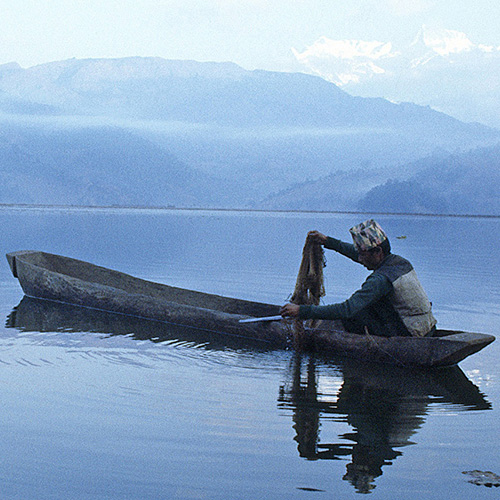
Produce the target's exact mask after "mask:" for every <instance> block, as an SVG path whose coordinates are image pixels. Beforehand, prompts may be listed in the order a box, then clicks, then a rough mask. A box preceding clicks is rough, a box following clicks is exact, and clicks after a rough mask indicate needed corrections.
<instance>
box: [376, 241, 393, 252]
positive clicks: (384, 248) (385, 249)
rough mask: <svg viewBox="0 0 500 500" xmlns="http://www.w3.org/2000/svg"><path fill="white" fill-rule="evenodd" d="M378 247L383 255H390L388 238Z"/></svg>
mask: <svg viewBox="0 0 500 500" xmlns="http://www.w3.org/2000/svg"><path fill="white" fill-rule="evenodd" d="M379 247H380V248H381V249H382V252H384V255H389V254H390V253H391V243H390V242H389V238H386V239H385V240H384V241H383V242H382V243H380V245H379Z"/></svg>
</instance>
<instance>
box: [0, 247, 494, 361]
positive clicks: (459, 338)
mask: <svg viewBox="0 0 500 500" xmlns="http://www.w3.org/2000/svg"><path fill="white" fill-rule="evenodd" d="M7 260H8V262H9V265H10V267H11V270H12V273H13V275H14V276H15V277H17V278H18V280H19V283H20V285H21V287H22V289H23V291H24V293H25V294H26V295H27V296H30V297H36V298H40V299H46V300H52V301H58V302H64V303H69V304H73V305H77V306H80V307H88V308H94V309H100V310H104V311H109V312H114V313H119V314H125V315H130V316H137V317H141V318H146V319H149V320H154V321H160V322H167V323H173V324H177V325H186V326H190V327H195V328H200V329H203V330H207V331H211V332H217V333H219V334H222V335H231V336H238V337H243V338H248V339H252V340H258V341H262V342H266V343H267V344H269V345H270V346H273V347H276V348H287V347H290V346H291V345H292V344H293V342H292V339H293V337H294V334H293V322H291V321H289V320H281V321H272V322H254V323H252V322H250V323H240V320H241V319H248V318H252V317H261V316H273V315H276V314H278V312H279V306H277V305H274V304H263V303H258V302H251V301H245V300H240V299H233V298H228V297H223V296H219V295H213V294H206V293H202V292H196V291H192V290H185V289H182V288H177V287H171V286H168V285H162V284H159V283H153V282H150V281H146V280H142V279H139V278H135V277H133V276H130V275H127V274H124V273H120V272H118V271H113V270H110V269H107V268H104V267H100V266H96V265H93V264H90V263H88V262H83V261H79V260H76V259H71V258H68V257H62V256H58V255H53V254H48V253H45V252H37V251H21V252H13V253H9V254H7ZM441 334H442V335H443V336H441V337H431V338H416V337H392V338H385V337H374V336H370V335H355V334H349V333H346V332H338V331H335V329H334V328H333V325H332V322H329V321H324V322H321V323H320V324H319V325H318V326H316V327H315V328H314V329H307V328H306V330H305V333H304V336H303V338H302V341H301V342H300V346H301V347H302V348H304V349H307V350H311V351H317V352H321V353H334V354H336V355H347V356H350V357H356V358H359V359H364V360H369V361H376V362H382V363H392V364H398V365H404V366H411V365H416V366H426V367H437V366H448V365H453V364H456V363H458V362H460V361H461V360H463V359H464V358H465V357H467V356H470V355H471V354H474V353H475V352H477V351H479V350H481V349H482V348H484V347H485V346H486V345H488V344H490V343H491V342H493V341H494V340H495V337H493V336H492V335H485V334H479V333H467V332H441Z"/></svg>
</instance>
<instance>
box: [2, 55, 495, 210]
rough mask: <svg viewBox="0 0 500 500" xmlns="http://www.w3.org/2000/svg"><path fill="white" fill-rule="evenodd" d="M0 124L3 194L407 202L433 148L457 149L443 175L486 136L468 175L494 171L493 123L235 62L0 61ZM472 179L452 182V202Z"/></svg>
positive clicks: (172, 202) (190, 202)
mask: <svg viewBox="0 0 500 500" xmlns="http://www.w3.org/2000/svg"><path fill="white" fill-rule="evenodd" d="M0 123H1V128H0V177H1V179H2V188H1V189H0V203H48V204H51V203H66V204H85V205H103V204H104V205H141V206H185V207H194V206H205V207H238V208H244V207H253V208H263V207H274V208H291V209H313V208H314V209H320V210H322V209H324V210H328V209H335V210H352V209H359V208H360V207H372V208H369V209H370V210H373V209H374V208H377V207H380V206H381V203H382V205H384V203H383V201H384V198H385V197H386V196H388V197H389V198H390V200H391V206H393V205H394V206H396V208H397V206H398V203H399V202H398V200H400V206H401V207H403V206H405V205H404V202H406V201H407V200H408V195H407V193H406V194H405V191H404V189H403V187H401V185H399V184H397V183H404V182H410V185H409V187H408V186H406V187H407V190H408V189H410V191H411V189H412V186H417V184H418V185H419V186H421V187H422V189H424V190H429V189H432V188H431V187H429V186H427V185H422V182H423V181H422V179H426V178H427V177H428V176H426V174H425V172H426V171H427V170H428V169H431V170H432V169H434V170H432V171H433V172H434V173H435V175H437V176H439V168H441V167H439V166H438V165H439V164H438V163H436V161H437V160H436V159H437V158H441V159H443V161H445V160H444V159H446V158H455V159H456V158H461V159H462V160H463V161H462V160H461V162H460V165H458V163H454V161H455V160H449V162H448V163H446V166H444V167H443V169H444V170H443V172H445V171H446V172H447V174H446V175H447V176H450V175H451V176H452V175H453V174H452V173H450V172H449V171H450V169H451V171H454V169H455V166H456V168H458V170H459V171H460V172H466V171H469V170H470V169H471V168H472V167H471V162H472V160H471V162H469V161H468V160H467V157H468V155H472V156H471V158H472V157H474V154H475V155H476V156H477V155H478V153H477V151H478V148H484V154H485V155H486V157H488V158H489V156H488V155H492V159H491V161H488V162H485V163H484V164H483V166H479V167H478V169H477V172H476V173H477V176H479V177H481V175H483V174H484V176H485V177H487V176H488V175H490V174H491V170H492V169H494V168H497V171H499V170H500V169H498V165H496V164H495V160H494V156H495V155H496V157H497V158H498V155H497V154H496V153H497V151H496V150H495V149H494V147H495V146H496V145H497V144H499V143H500V131H498V130H496V129H492V128H488V127H486V126H483V125H479V124H477V123H464V122H461V121H459V120H456V119H454V118H451V117H450V116H447V115H445V114H443V113H440V112H437V111H434V110H432V109H431V108H429V107H422V106H417V105H414V104H411V103H402V104H395V103H391V102H389V101H387V100H384V99H380V98H361V97H353V96H351V95H349V94H348V93H346V92H345V91H343V90H341V89H340V88H339V87H338V86H336V85H335V84H333V83H331V82H328V81H326V80H324V79H322V78H319V77H316V76H311V75H305V74H300V73H276V72H267V71H246V70H244V69H243V68H241V67H239V66H237V65H235V64H232V63H198V62H194V61H169V60H164V59H159V58H125V59H88V60H77V59H71V60H67V61H59V62H54V63H48V64H43V65H39V66H35V67H32V68H27V69H23V68H21V67H19V66H18V65H17V64H15V63H12V64H9V65H4V66H0ZM492 148H493V149H492ZM474 151H476V153H473V152H474ZM479 156H481V155H479ZM450 162H451V163H450ZM482 168H483V169H484V172H483V171H482V170H481V169H482ZM436 169H437V170H436ZM458 170H457V172H458ZM420 172H422V174H420ZM419 175H420V177H419ZM460 175H462V174H460ZM463 175H464V176H465V177H467V175H466V174H463ZM419 179H420V180H419ZM395 183H396V184H395ZM412 183H413V184H412ZM419 183H420V184H419ZM424 184H425V183H424ZM328 185H330V186H331V188H328V187H327V186H328ZM320 186H321V190H319V187H320ZM397 186H399V190H398V189H396V187H397ZM450 186H451V185H450ZM377 188H378V189H379V191H376V189H377ZM390 188H391V189H390ZM469 188H470V185H468V184H467V182H464V183H462V184H459V183H457V184H456V185H455V188H453V189H461V190H462V191H464V192H463V195H461V196H458V197H457V200H458V199H461V200H466V199H468V198H470V197H468V196H467V190H468V189H469ZM415 189H416V188H415ZM450 189H451V188H450ZM380 190H382V191H380ZM320 191H321V196H319V195H318V194H319V192H320ZM307 193H309V195H307ZM315 193H316V194H315ZM377 193H378V194H377ZM381 193H383V194H381ZM332 199H335V203H332V202H331V200H332ZM321 200H324V202H321ZM329 200H330V201H329ZM468 203H469V202H468ZM428 206H429V205H428V204H427V205H426V204H423V205H422V207H421V209H422V210H427V208H428ZM332 207H333V208H332ZM434 207H435V208H434V209H433V210H439V211H440V210H458V211H460V210H461V208H460V206H455V205H453V204H448V205H446V206H445V205H435V206H434ZM467 207H468V208H467V211H468V212H469V211H471V212H472V213H476V212H477V213H479V212H480V213H491V210H494V211H497V212H498V208H497V207H495V208H493V207H490V206H489V205H488V204H485V203H482V204H478V205H477V206H471V205H470V203H469V204H468V205H467ZM382 208H383V206H382ZM462 208H465V206H464V207H462ZM497 212H495V213H497Z"/></svg>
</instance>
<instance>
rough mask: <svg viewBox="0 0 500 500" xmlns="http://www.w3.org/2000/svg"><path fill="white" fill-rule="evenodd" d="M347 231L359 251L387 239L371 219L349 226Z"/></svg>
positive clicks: (363, 250) (373, 246)
mask: <svg viewBox="0 0 500 500" xmlns="http://www.w3.org/2000/svg"><path fill="white" fill-rule="evenodd" d="M349 232H350V233H351V236H352V239H353V241H354V245H355V246H356V249H357V250H358V251H359V252H365V251H366V250H370V249H372V248H375V247H377V246H378V245H380V244H381V243H382V242H383V241H385V240H386V239H387V236H386V234H385V233H384V231H383V229H382V228H381V227H380V226H379V225H378V224H377V223H376V222H375V221H374V220H373V219H370V220H367V221H365V222H362V223H361V224H358V225H357V226H354V227H351V229H349Z"/></svg>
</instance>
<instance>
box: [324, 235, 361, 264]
mask: <svg viewBox="0 0 500 500" xmlns="http://www.w3.org/2000/svg"><path fill="white" fill-rule="evenodd" d="M324 247H325V248H328V250H334V251H335V252H338V253H340V254H342V255H344V256H345V257H348V258H349V259H351V260H353V261H354V262H358V251H357V250H356V247H355V246H354V245H353V244H352V243H346V242H345V241H341V240H337V239H336V238H331V237H330V236H328V237H327V239H326V242H325V244H324Z"/></svg>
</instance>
